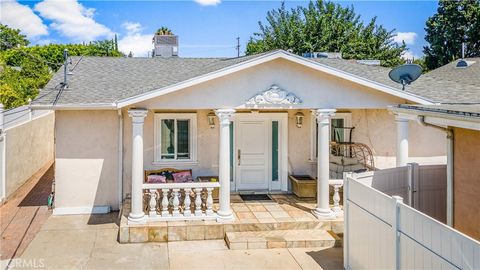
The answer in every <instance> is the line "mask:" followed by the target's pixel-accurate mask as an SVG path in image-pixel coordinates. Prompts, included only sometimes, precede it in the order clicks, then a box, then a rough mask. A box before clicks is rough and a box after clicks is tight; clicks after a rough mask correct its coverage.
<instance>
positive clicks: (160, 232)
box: [119, 188, 343, 249]
mask: <svg viewBox="0 0 480 270" xmlns="http://www.w3.org/2000/svg"><path fill="white" fill-rule="evenodd" d="M333 192H334V189H333V188H332V189H331V193H332V195H333ZM269 197H270V198H271V200H268V201H244V200H242V198H241V197H240V196H239V195H238V194H232V195H231V196H230V200H231V209H232V212H233V213H232V215H233V217H234V219H233V220H231V221H229V222H222V223H219V222H216V220H208V219H207V220H192V219H190V220H180V221H175V220H171V221H149V222H148V223H146V224H132V223H129V222H128V216H129V214H130V211H131V207H130V205H131V204H130V201H128V200H127V201H126V202H125V203H124V206H123V208H122V211H121V220H120V229H119V241H120V242H121V243H138V242H171V241H185V240H212V239H226V241H227V244H229V247H230V248H231V249H236V248H237V247H238V248H239V249H240V248H241V249H247V248H248V246H247V243H246V241H247V240H245V243H241V241H242V239H236V240H231V239H230V240H229V238H228V237H230V238H233V237H235V236H234V235H228V233H239V232H242V233H251V232H256V233H257V235H256V242H255V243H257V247H256V248H258V242H262V240H261V239H259V238H261V237H263V235H265V234H267V233H268V234H272V233H273V234H275V233H276V232H277V231H278V234H279V235H280V236H277V237H274V238H275V239H276V240H275V241H273V242H275V244H272V243H270V244H268V242H272V240H271V239H265V240H264V242H265V243H264V244H265V245H264V247H263V248H273V246H274V245H279V246H278V247H293V246H295V247H320V246H322V247H324V246H326V245H327V246H328V245H332V246H333V245H338V244H339V243H340V238H339V237H338V235H342V234H343V217H336V218H332V219H330V220H319V219H318V218H317V217H315V216H314V215H313V214H312V210H314V209H315V207H316V200H315V199H314V198H311V199H300V198H298V197H296V196H295V195H286V194H272V195H269ZM218 209H219V203H218V202H214V203H213V204H212V210H213V211H214V212H216V211H217V210H218ZM171 211H172V210H170V212H171ZM326 232H328V234H327V235H325V233H326ZM286 234H288V236H285V235H286ZM292 234H293V236H292ZM312 235H314V236H313V237H312ZM315 235H316V237H315ZM319 235H321V236H319ZM245 237H248V236H245ZM319 237H323V238H324V239H323V238H322V239H319ZM270 238H271V237H270ZM303 238H305V239H303ZM230 241H232V242H234V243H237V244H233V245H232V243H231V242H230ZM242 244H244V245H243V246H242ZM252 248H253V247H252Z"/></svg>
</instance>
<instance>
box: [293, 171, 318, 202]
mask: <svg viewBox="0 0 480 270" xmlns="http://www.w3.org/2000/svg"><path fill="white" fill-rule="evenodd" d="M288 177H289V178H290V182H291V183H292V191H293V193H294V194H295V195H297V196H298V197H300V198H315V197H316V196H317V180H316V179H314V178H313V177H311V176H310V175H289V176H288Z"/></svg>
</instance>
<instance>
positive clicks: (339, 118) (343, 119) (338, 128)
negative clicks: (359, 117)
mask: <svg viewBox="0 0 480 270" xmlns="http://www.w3.org/2000/svg"><path fill="white" fill-rule="evenodd" d="M351 119H352V116H351V113H336V114H335V115H334V116H333V117H332V119H331V120H330V141H335V142H344V141H348V140H349V139H350V138H349V136H350V134H349V133H350V130H349V129H343V128H344V127H351V126H352V124H351V122H352V120H351ZM311 126H312V127H313V128H312V129H311V130H312V133H311V138H312V139H311V146H312V149H311V151H310V160H311V161H315V160H317V156H318V148H317V140H318V137H317V132H318V124H317V120H316V119H315V117H314V116H312V121H311Z"/></svg>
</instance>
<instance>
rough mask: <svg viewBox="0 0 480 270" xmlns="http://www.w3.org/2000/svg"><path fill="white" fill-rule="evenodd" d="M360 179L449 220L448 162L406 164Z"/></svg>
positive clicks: (443, 220) (405, 201) (420, 208)
mask: <svg viewBox="0 0 480 270" xmlns="http://www.w3.org/2000/svg"><path fill="white" fill-rule="evenodd" d="M360 181H362V182H363V183H364V184H366V185H368V186H371V187H373V188H374V189H376V190H378V191H381V192H383V193H385V194H386V195H390V196H394V195H396V196H400V197H402V198H403V202H404V203H405V204H407V205H409V206H412V207H413V208H415V209H417V210H419V211H420V212H422V213H425V214H427V215H428V216H431V217H433V218H435V219H437V220H439V221H441V222H446V218H447V217H446V213H447V210H446V209H447V200H446V198H447V167H446V165H421V166H419V165H418V164H417V163H409V164H408V165H407V166H403V167H396V168H391V169H385V170H379V171H375V172H371V173H367V174H366V175H364V177H362V179H361V180H360Z"/></svg>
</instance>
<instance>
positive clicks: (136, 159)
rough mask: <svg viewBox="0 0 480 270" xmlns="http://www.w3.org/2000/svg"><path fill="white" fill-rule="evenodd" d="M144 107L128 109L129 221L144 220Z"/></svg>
mask: <svg viewBox="0 0 480 270" xmlns="http://www.w3.org/2000/svg"><path fill="white" fill-rule="evenodd" d="M147 112H148V111H147V110H145V109H130V110H128V115H129V116H130V117H132V126H133V127H132V210H131V211H130V215H129V216H128V220H129V221H130V222H135V223H142V222H145V213H144V212H143V191H142V185H143V122H144V119H145V116H147Z"/></svg>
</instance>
